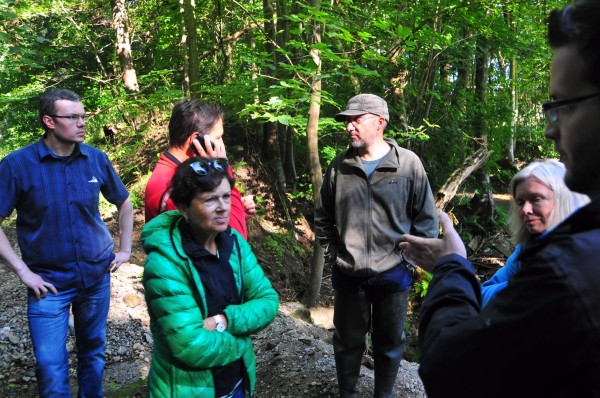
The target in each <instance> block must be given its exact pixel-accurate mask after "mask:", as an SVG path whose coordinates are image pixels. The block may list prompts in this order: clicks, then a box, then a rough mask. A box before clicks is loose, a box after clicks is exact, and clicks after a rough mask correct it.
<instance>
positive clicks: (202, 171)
mask: <svg viewBox="0 0 600 398" xmlns="http://www.w3.org/2000/svg"><path fill="white" fill-rule="evenodd" d="M228 168H229V165H228V164H227V161H226V160H225V159H209V158H204V157H200V156H197V157H193V158H189V159H188V160H186V161H185V162H183V163H181V164H180V165H179V166H178V167H177V171H176V172H175V175H174V176H173V178H172V179H171V199H172V200H173V203H175V206H177V207H181V206H184V207H188V206H189V205H190V204H191V203H192V200H193V199H194V197H195V196H196V195H197V194H199V193H203V192H210V191H212V190H214V189H215V188H217V187H218V186H219V185H220V184H221V182H222V181H223V179H224V178H225V179H227V181H229V184H230V185H231V187H232V188H233V184H234V183H235V179H234V178H233V177H231V176H230V175H229V171H228Z"/></svg>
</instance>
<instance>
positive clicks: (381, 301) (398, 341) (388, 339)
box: [371, 291, 408, 398]
mask: <svg viewBox="0 0 600 398" xmlns="http://www.w3.org/2000/svg"><path fill="white" fill-rule="evenodd" d="M407 304H408V291H405V292H396V293H391V294H387V295H384V296H382V297H379V298H378V299H377V300H376V301H374V302H373V333H372V336H371V337H372V341H373V359H374V362H375V392H374V394H373V396H374V397H376V398H393V396H394V384H395V383H396V377H397V375H398V368H400V361H401V360H402V354H403V352H404V340H405V339H406V335H405V334H404V320H405V318H406V307H407Z"/></svg>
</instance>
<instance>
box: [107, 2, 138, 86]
mask: <svg viewBox="0 0 600 398" xmlns="http://www.w3.org/2000/svg"><path fill="white" fill-rule="evenodd" d="M110 5H111V8H112V15H113V27H114V29H115V34H116V39H117V56H118V57H119V64H120V65H121V70H122V71H123V75H122V76H123V84H124V85H125V90H127V92H130V93H138V92H139V91H140V87H139V85H138V80H137V75H136V73H135V68H134V67H133V58H132V55H131V43H130V41H129V17H128V15H127V8H125V1H124V0H111V1H110Z"/></svg>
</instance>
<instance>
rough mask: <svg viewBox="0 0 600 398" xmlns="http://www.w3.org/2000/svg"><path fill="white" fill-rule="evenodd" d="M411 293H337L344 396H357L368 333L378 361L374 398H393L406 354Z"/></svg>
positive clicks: (339, 375) (338, 352) (340, 382)
mask: <svg viewBox="0 0 600 398" xmlns="http://www.w3.org/2000/svg"><path fill="white" fill-rule="evenodd" d="M407 304H408V291H404V292H395V293H378V292H376V291H372V292H369V293H367V292H364V291H360V292H344V291H339V290H336V291H335V296H334V313H333V323H334V325H335V332H334V335H333V350H334V354H335V365H336V371H337V378H338V385H339V389H340V397H357V392H356V383H357V382H358V377H359V374H360V366H361V360H362V356H363V353H364V352H365V349H366V338H367V333H368V332H369V329H370V327H371V325H372V333H371V340H372V344H373V359H374V362H375V391H374V394H373V396H374V397H378V398H379V397H393V393H394V383H395V381H396V376H397V374H398V368H399V367H400V361H401V359H402V353H403V352H404V340H405V338H406V337H405V334H404V320H405V318H406V308H407Z"/></svg>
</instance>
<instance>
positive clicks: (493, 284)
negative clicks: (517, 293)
mask: <svg viewBox="0 0 600 398" xmlns="http://www.w3.org/2000/svg"><path fill="white" fill-rule="evenodd" d="M522 250H523V245H520V244H519V245H517V247H516V248H515V251H514V252H513V253H512V254H511V255H510V257H508V258H507V259H506V264H504V267H502V268H500V269H499V270H498V271H496V273H495V274H494V276H492V277H491V278H490V279H488V280H487V281H485V282H484V283H483V284H482V285H481V299H482V303H481V306H482V307H485V306H486V305H488V303H489V302H490V300H491V299H493V298H494V296H495V295H496V294H497V293H498V292H499V291H500V290H502V289H504V288H505V287H506V285H508V281H509V280H510V278H512V277H513V276H514V275H515V274H516V273H517V272H519V270H520V269H521V261H518V260H517V258H518V257H519V255H520V254H521V251H522Z"/></svg>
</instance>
